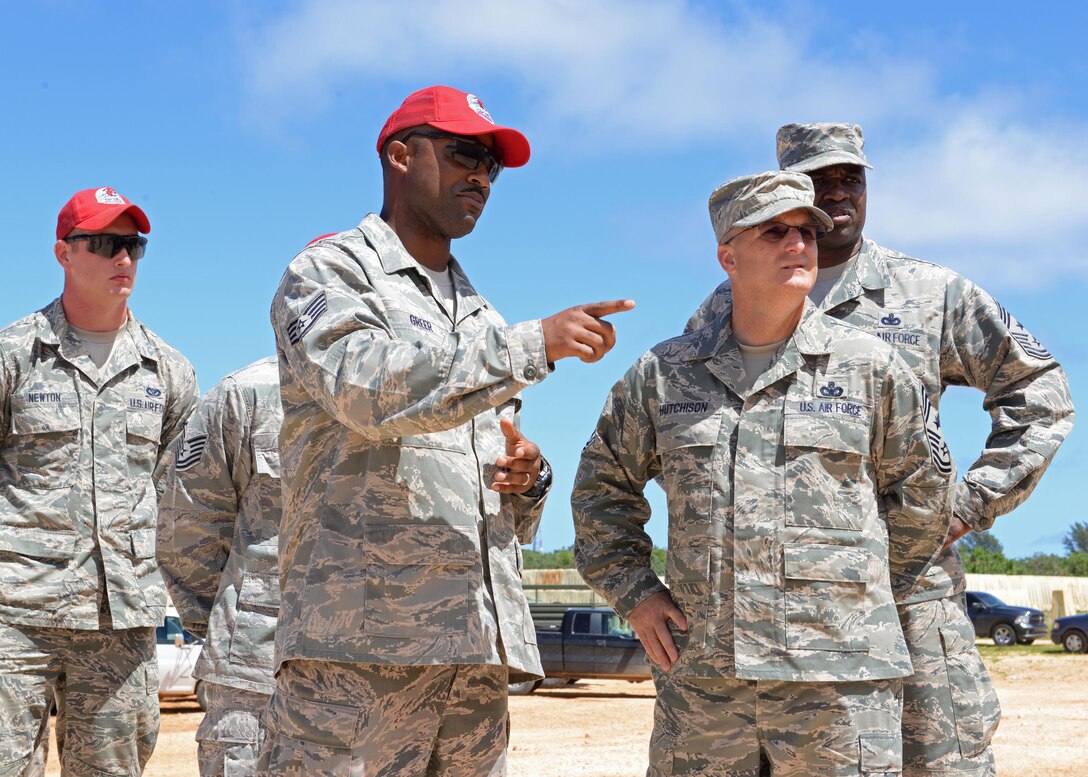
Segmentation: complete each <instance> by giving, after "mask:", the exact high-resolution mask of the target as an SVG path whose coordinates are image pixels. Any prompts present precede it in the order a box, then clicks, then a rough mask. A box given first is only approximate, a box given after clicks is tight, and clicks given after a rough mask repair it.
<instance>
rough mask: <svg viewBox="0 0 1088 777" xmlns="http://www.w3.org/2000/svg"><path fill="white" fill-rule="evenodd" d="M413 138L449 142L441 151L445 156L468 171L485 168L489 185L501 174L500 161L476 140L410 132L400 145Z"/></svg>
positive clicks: (423, 131)
mask: <svg viewBox="0 0 1088 777" xmlns="http://www.w3.org/2000/svg"><path fill="white" fill-rule="evenodd" d="M413 137H421V138H431V139H433V140H449V141H451V142H450V144H449V145H447V146H446V147H445V148H444V149H443V151H444V152H445V154H446V156H448V157H449V158H450V159H452V160H453V161H454V162H456V163H457V164H459V165H463V166H464V167H467V168H468V169H469V170H476V169H478V168H479V167H480V165H481V164H482V165H484V166H486V167H487V179H488V180H489V181H491V183H495V179H496V178H498V177H499V173H501V172H502V168H503V164H502V160H501V159H500V158H499V157H497V156H496V155H495V153H494V152H493V151H492V150H491V149H490V148H488V147H487V146H485V145H484V144H483V143H481V142H480V141H478V140H473V139H472V138H466V137H463V136H461V135H450V134H449V133H447V132H434V131H431V130H412V131H411V132H409V133H408V134H407V135H405V136H404V137H403V138H401V139H400V141H401V143H405V142H407V140H408V138H413Z"/></svg>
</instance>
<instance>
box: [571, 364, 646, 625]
mask: <svg viewBox="0 0 1088 777" xmlns="http://www.w3.org/2000/svg"><path fill="white" fill-rule="evenodd" d="M644 358H645V357H644ZM640 363H641V362H640ZM643 387H644V382H643V376H642V375H641V374H640V370H639V364H636V365H635V366H634V367H632V368H631V369H630V370H629V371H628V372H627V374H626V375H625V376H624V378H623V379H622V380H621V381H620V382H619V383H617V384H616V385H615V387H614V388H613V389H612V393H611V394H610V395H609V397H608V400H607V401H606V402H605V406H604V410H603V411H602V412H601V417H600V420H598V422H597V428H596V429H595V430H594V432H593V436H592V437H590V438H589V442H588V443H586V447H585V449H584V450H583V451H582V460H581V462H580V463H579V466H578V473H577V475H576V476H575V480H574V492H573V493H572V494H571V507H572V509H573V513H574V535H575V539H574V560H575V563H576V564H577V566H578V571H579V573H581V575H582V578H583V579H584V580H585V581H586V583H588V584H589V586H590V587H591V588H593V590H595V591H596V592H597V593H599V594H600V595H601V596H603V597H604V599H605V600H606V601H607V602H608V603H609V604H610V605H611V606H612V607H613V608H614V609H615V610H616V612H618V613H619V614H620V615H621V616H623V617H627V616H628V615H630V613H631V611H632V610H633V609H634V608H635V607H637V606H638V605H639V604H640V603H641V602H642V600H643V599H645V598H646V597H648V596H650V595H651V594H654V593H657V592H658V591H663V590H665V585H664V584H663V583H662V582H661V579H660V578H659V577H658V576H657V575H656V574H655V573H654V571H653V569H652V568H651V566H650V554H651V551H652V550H653V541H652V540H651V539H650V536H649V534H647V533H646V530H645V526H646V522H647V521H648V520H649V519H650V505H649V502H647V501H646V497H645V496H644V494H643V492H644V489H645V487H646V483H647V482H648V481H649V480H650V479H652V478H653V477H655V476H656V475H658V474H660V472H661V462H660V460H659V458H658V456H657V455H656V453H655V452H654V450H655V446H654V430H653V425H652V424H651V422H650V413H649V409H648V408H647V407H646V405H645V399H644V397H643Z"/></svg>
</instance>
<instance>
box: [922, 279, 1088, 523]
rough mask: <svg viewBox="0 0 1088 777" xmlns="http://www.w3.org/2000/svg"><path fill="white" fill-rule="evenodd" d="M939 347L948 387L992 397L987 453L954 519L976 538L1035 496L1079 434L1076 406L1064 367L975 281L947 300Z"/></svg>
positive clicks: (967, 482)
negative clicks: (1060, 454) (1056, 460)
mask: <svg viewBox="0 0 1088 777" xmlns="http://www.w3.org/2000/svg"><path fill="white" fill-rule="evenodd" d="M945 309H946V310H948V311H949V313H948V315H947V316H946V319H947V320H948V321H949V326H946V328H945V331H944V335H943V342H942V343H941V377H942V379H943V381H944V382H945V383H946V384H952V385H961V386H973V387H975V388H977V389H980V390H982V391H984V392H985V393H986V397H985V399H984V400H983V403H982V406H983V408H984V409H985V410H986V412H988V413H989V414H990V418H991V419H992V422H991V428H990V434H989V436H988V437H987V439H986V447H985V448H984V449H983V451H982V454H981V455H980V456H979V457H978V459H977V460H976V461H975V463H974V464H972V465H971V467H970V469H969V470H968V472H967V474H966V475H965V476H964V478H963V480H962V481H961V482H960V483H958V484H957V485H956V488H955V493H954V497H953V504H954V507H955V512H956V515H958V516H959V517H960V518H962V519H963V520H964V521H965V522H966V523H968V524H969V525H970V526H971V527H972V528H973V529H975V530H976V531H981V530H984V529H989V528H990V527H991V526H993V523H994V520H995V519H996V518H997V517H998V516H1000V515H1004V514H1005V513H1008V512H1010V511H1011V510H1013V509H1014V508H1016V507H1017V506H1018V505H1020V504H1021V503H1022V502H1023V501H1024V500H1025V499H1027V498H1028V496H1029V495H1030V494H1031V492H1032V490H1033V489H1034V488H1035V485H1036V484H1037V483H1038V482H1039V479H1040V478H1041V477H1042V476H1043V472H1044V471H1045V470H1046V468H1047V466H1048V465H1049V464H1050V462H1051V460H1052V459H1053V458H1054V455H1055V454H1056V453H1057V451H1058V446H1060V445H1061V444H1062V441H1063V440H1064V439H1065V438H1066V436H1067V435H1068V434H1069V432H1070V430H1071V429H1072V427H1073V400H1072V397H1071V395H1070V392H1069V383H1068V381H1067V380H1066V377H1065V373H1064V371H1063V370H1062V368H1061V366H1060V365H1059V364H1058V362H1057V361H1056V360H1055V359H1054V357H1053V356H1051V354H1050V352H1049V351H1047V350H1046V348H1045V347H1043V345H1042V344H1041V343H1040V342H1039V341H1038V340H1036V339H1035V338H1034V337H1033V336H1032V335H1031V333H1030V332H1028V330H1027V329H1025V328H1024V326H1023V324H1021V323H1020V322H1019V321H1017V320H1016V318H1015V317H1013V316H1012V314H1010V313H1009V312H1008V311H1007V310H1005V308H1003V307H1002V306H1001V305H999V304H998V303H997V302H996V301H995V300H994V299H993V298H992V297H990V296H989V295H988V294H986V293H985V292H984V291H982V290H981V289H979V288H978V287H977V286H975V285H974V284H972V283H970V282H969V281H967V280H965V279H963V278H959V277H957V278H956V279H955V281H954V282H952V283H949V284H948V287H947V289H946V292H945Z"/></svg>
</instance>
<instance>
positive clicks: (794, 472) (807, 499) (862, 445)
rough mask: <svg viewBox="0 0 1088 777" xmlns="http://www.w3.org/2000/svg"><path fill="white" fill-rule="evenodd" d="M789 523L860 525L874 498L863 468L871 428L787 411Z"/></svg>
mask: <svg viewBox="0 0 1088 777" xmlns="http://www.w3.org/2000/svg"><path fill="white" fill-rule="evenodd" d="M783 433H784V439H785V448H786V462H785V485H786V524H787V525H788V526H805V527H817V528H826V529H851V530H860V529H861V528H862V526H863V524H864V522H865V517H866V510H867V507H868V506H870V505H873V504H875V501H874V498H873V493H874V491H873V489H874V484H873V482H872V479H871V478H870V476H869V474H868V471H867V470H866V468H865V459H866V458H867V457H868V455H869V428H868V426H867V425H866V424H862V423H857V422H854V421H844V420H839V419H829V418H823V417H820V416H817V415H808V414H790V413H787V414H786V417H785V428H784V432H783Z"/></svg>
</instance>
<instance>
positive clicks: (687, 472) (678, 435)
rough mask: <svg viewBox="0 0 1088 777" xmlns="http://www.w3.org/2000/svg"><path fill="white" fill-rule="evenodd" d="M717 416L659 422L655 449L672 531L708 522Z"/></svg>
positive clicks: (719, 422)
mask: <svg viewBox="0 0 1088 777" xmlns="http://www.w3.org/2000/svg"><path fill="white" fill-rule="evenodd" d="M720 427H721V416H720V414H714V415H711V416H702V417H692V416H684V415H681V416H679V417H677V418H673V419H669V418H666V419H662V420H659V421H658V425H657V430H656V432H657V448H658V455H659V456H660V458H661V470H662V477H663V478H664V483H663V484H662V485H663V486H664V489H665V493H667V494H668V495H669V501H670V507H669V514H670V515H673V516H675V517H676V519H677V520H676V521H674V523H675V524H676V525H674V526H672V527H670V528H671V529H673V530H678V531H679V530H682V529H683V525H685V524H687V523H690V522H698V523H702V522H707V521H709V520H710V518H711V497H712V492H713V488H712V486H713V472H712V463H711V459H712V458H713V456H714V450H715V446H716V445H717V444H718V432H719V429H720Z"/></svg>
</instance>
